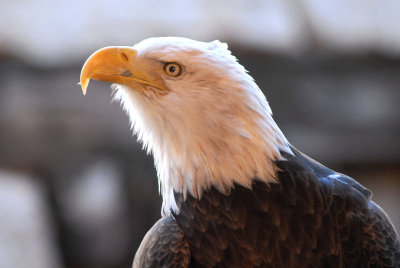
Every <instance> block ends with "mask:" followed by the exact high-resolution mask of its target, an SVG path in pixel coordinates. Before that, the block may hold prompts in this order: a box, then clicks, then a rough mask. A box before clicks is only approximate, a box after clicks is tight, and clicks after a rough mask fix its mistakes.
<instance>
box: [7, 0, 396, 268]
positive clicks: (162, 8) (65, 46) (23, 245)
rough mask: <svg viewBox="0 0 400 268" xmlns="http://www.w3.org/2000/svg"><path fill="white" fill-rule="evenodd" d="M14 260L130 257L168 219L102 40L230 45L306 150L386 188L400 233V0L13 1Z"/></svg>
mask: <svg viewBox="0 0 400 268" xmlns="http://www.w3.org/2000/svg"><path fill="white" fill-rule="evenodd" d="M0 10H1V16H0V267H1V268H3V267H4V268H8V267H17V268H19V267H30V268H33V267H40V268H47V267H49V268H54V267H100V268H101V267H130V265H131V263H132V260H133V256H134V253H135V252H136V249H137V247H138V245H139V243H140V241H141V240H142V238H143V236H144V234H145V232H146V231H147V230H148V229H149V228H150V227H151V226H152V224H153V223H154V222H155V221H156V220H157V219H158V218H159V217H160V208H161V198H160V196H159V195H158V186H157V178H156V174H155V169H154V167H153V159H152V157H151V156H146V154H145V153H144V152H143V151H141V146H140V144H138V143H137V142H136V137H134V136H132V134H131V131H130V130H129V122H128V118H127V116H126V115H125V114H124V112H123V111H122V110H121V109H120V107H119V104H118V103H112V102H111V101H110V100H111V98H110V90H109V85H107V84H102V83H98V82H92V83H91V85H90V88H89V91H88V94H87V96H86V97H83V96H82V93H81V91H80V87H79V86H78V85H77V82H78V80H79V74H80V69H81V67H82V64H83V63H84V61H85V60H86V58H87V57H88V56H89V55H90V54H91V53H92V52H93V51H95V50H97V49H99V48H101V47H104V46H109V45H133V44H134V43H136V42H138V41H140V40H142V39H144V38H147V37H151V36H167V35H174V36H184V37H189V38H194V39H198V40H203V41H212V40H214V39H219V40H221V41H223V42H228V43H229V46H230V49H231V50H232V51H233V53H234V54H235V55H236V56H237V57H238V58H239V61H240V62H241V64H243V65H244V66H245V67H246V68H247V69H248V70H249V71H250V74H251V75H252V76H253V77H254V78H255V80H256V82H257V83H258V84H259V85H260V87H261V88H262V89H263V90H264V92H265V94H266V96H267V98H268V100H269V102H270V104H271V107H272V110H273V111H274V118H275V120H276V121H277V122H278V124H279V126H280V127H281V128H282V130H283V132H284V133H285V134H286V136H287V138H288V139H289V140H290V141H291V142H292V144H293V145H295V146H296V147H297V148H299V149H300V150H301V151H303V152H304V153H306V154H308V155H310V156H311V157H313V158H315V159H317V160H318V161H320V162H322V163H323V164H326V165H328V166H329V167H331V168H333V169H335V170H337V171H339V172H342V173H346V174H348V175H350V176H352V177H354V178H356V179H357V180H359V181H360V182H361V183H362V184H364V185H365V186H367V187H368V188H370V189H371V190H372V191H373V193H374V200H375V201H376V202H378V203H379V204H380V205H381V206H382V207H383V208H384V209H385V210H386V211H387V213H388V214H389V215H390V216H391V218H392V220H393V223H394V224H395V226H396V227H397V229H398V230H400V210H399V202H400V153H399V151H400V139H399V136H400V111H399V101H400V16H399V14H400V2H399V1H396V0H380V1H375V0H354V1H353V0H325V1H317V0H298V1H297V0H270V1H245V0H235V1H232V0H223V1H218V2H217V1H200V0H195V1H177V0H175V1H174V0H167V1H161V0H160V1H123V0H100V1H89V0H71V1H61V0H36V1H28V0H25V1H24V0H19V1H11V0H2V1H1V2H0Z"/></svg>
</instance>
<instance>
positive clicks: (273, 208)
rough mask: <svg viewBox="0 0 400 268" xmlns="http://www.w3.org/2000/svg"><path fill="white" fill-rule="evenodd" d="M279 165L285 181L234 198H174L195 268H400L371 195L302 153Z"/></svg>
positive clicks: (395, 245)
mask: <svg viewBox="0 0 400 268" xmlns="http://www.w3.org/2000/svg"><path fill="white" fill-rule="evenodd" d="M285 157H286V158H287V160H285V161H277V162H276V164H277V166H278V167H279V169H280V171H279V172H278V177H279V182H280V183H276V184H270V185H267V184H265V183H263V182H260V181H257V180H254V182H253V185H252V189H247V188H244V187H242V186H240V185H235V187H234V188H233V189H231V192H230V194H229V195H224V194H221V193H220V192H219V191H218V190H217V189H215V188H210V189H209V190H208V191H206V192H205V193H204V194H203V196H202V198H201V199H200V200H198V199H195V198H193V197H191V196H190V195H188V197H187V198H186V199H185V198H184V197H183V195H182V194H178V193H176V194H175V200H176V202H177V205H178V207H179V209H180V211H181V212H180V213H179V214H178V215H175V218H176V221H177V222H178V224H179V226H181V228H182V230H183V232H184V233H185V237H186V239H187V241H188V243H189V246H190V251H191V258H192V261H191V264H192V265H194V264H196V265H197V266H196V267H399V266H400V264H399V262H400V260H399V259H400V245H399V240H398V237H397V234H396V232H395V231H394V228H393V226H392V225H391V223H390V220H389V219H388V218H387V216H386V215H385V214H384V212H383V211H382V210H380V209H379V208H378V207H377V206H376V205H375V204H374V203H373V202H372V201H371V200H370V197H371V193H370V191H369V190H368V189H366V188H365V187H363V186H362V185H361V184H359V183H358V182H356V181H355V180H353V179H352V178H350V177H347V176H345V175H342V174H338V173H335V172H334V171H332V170H329V169H328V168H326V167H324V166H322V165H321V164H319V163H318V162H316V161H311V160H310V159H309V158H307V157H306V156H304V155H300V154H297V152H296V153H295V156H293V155H286V156H285Z"/></svg>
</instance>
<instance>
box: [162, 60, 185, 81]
mask: <svg viewBox="0 0 400 268" xmlns="http://www.w3.org/2000/svg"><path fill="white" fill-rule="evenodd" d="M164 71H165V73H166V74H168V75H169V76H173V77H177V76H178V75H180V74H181V73H182V68H181V66H180V65H179V64H177V63H174V62H168V63H166V64H165V65H164Z"/></svg>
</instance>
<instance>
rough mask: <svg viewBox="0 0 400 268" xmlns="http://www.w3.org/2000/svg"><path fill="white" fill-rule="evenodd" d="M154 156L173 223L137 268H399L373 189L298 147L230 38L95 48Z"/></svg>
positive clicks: (151, 235) (101, 76) (99, 68)
mask: <svg viewBox="0 0 400 268" xmlns="http://www.w3.org/2000/svg"><path fill="white" fill-rule="evenodd" d="M90 79H95V80H99V81H105V82H111V83H114V84H113V85H112V88H113V89H114V91H115V97H116V98H117V99H118V100H120V101H121V103H122V107H123V108H124V109H125V110H126V112H127V113H128V115H129V118H130V120H131V123H132V129H133V131H134V132H135V133H136V135H137V137H138V140H139V141H140V142H141V143H142V144H143V147H144V148H145V149H146V150H147V152H148V153H152V154H153V156H154V162H155V166H156V169H157V175H158V179H159V185H160V192H161V194H162V197H163V204H162V218H161V219H160V220H159V221H157V222H156V223H155V224H154V226H153V227H152V228H151V229H150V231H149V232H148V233H147V234H146V236H145V237H144V239H143V241H142V243H141V245H140V247H139V249H138V251H137V253H136V255H135V259H134V262H133V267H400V242H399V238H398V235H397V233H396V230H395V229H394V227H393V225H392V223H391V222H390V219H389V218H388V216H387V215H386V213H385V212H384V211H383V210H382V209H381V208H380V207H379V206H378V205H377V204H375V203H374V202H373V201H372V200H371V192H370V191H369V190H368V189H366V188H365V187H363V186H362V185H361V184H359V183H358V182H357V181H355V180H354V179H352V178H350V177H348V176H346V175H344V174H340V173H337V172H335V171H333V170H331V169H329V168H327V167H325V166H323V165H322V164H320V163H318V162H316V161H315V160H313V159H311V158H309V157H307V156H306V155H304V154H302V153H301V152H299V151H298V150H296V148H294V147H293V146H292V145H290V144H289V142H288V141H287V140H286V138H285V136H284V135H283V134H282V132H281V130H280V129H279V127H278V126H277V124H276V123H275V122H274V120H273V119H272V116H271V110H270V107H269V106H268V103H267V100H266V98H265V96H264V95H263V93H262V92H261V90H260V88H259V87H258V86H257V84H256V83H255V82H254V80H253V79H252V77H251V76H250V75H249V74H248V73H247V72H246V70H245V68H244V67H243V66H241V65H240V64H239V63H238V61H237V60H236V58H235V57H234V56H233V55H232V54H231V52H230V51H229V50H228V46H227V45H226V44H224V43H221V42H219V41H213V42H210V43H206V42H198V41H194V40H191V39H186V38H176V37H162V38H150V39H146V40H144V41H142V42H140V43H138V44H136V45H134V46H133V47H106V48H103V49H100V50H98V51H96V52H95V53H93V54H92V55H91V56H90V57H89V58H88V59H87V61H86V63H85V64H84V66H83V68H82V72H81V77H80V81H81V86H82V90H83V93H86V89H87V86H88V83H89V81H90Z"/></svg>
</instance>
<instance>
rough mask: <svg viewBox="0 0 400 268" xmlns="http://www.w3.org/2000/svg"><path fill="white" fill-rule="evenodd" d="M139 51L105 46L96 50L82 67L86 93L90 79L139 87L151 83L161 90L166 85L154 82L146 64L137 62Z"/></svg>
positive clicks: (83, 90) (82, 80)
mask: <svg viewBox="0 0 400 268" xmlns="http://www.w3.org/2000/svg"><path fill="white" fill-rule="evenodd" d="M136 58H137V51H136V50H135V49H133V48H131V47H124V46H119V47H118V46H117V47H116V46H113V47H105V48H102V49H99V50H97V51H96V52H94V53H93V54H92V55H91V56H90V57H89V58H88V59H87V60H86V62H85V64H84V65H83V67H82V71H81V77H80V85H81V87H82V93H83V95H85V94H86V90H87V87H88V85H89V82H90V79H94V80H98V81H103V82H111V83H117V84H124V85H128V86H131V87H133V88H137V85H138V83H140V84H142V85H143V84H145V85H150V86H152V87H155V88H157V89H159V90H163V91H164V90H165V87H164V86H163V85H161V84H159V83H155V82H153V81H152V80H154V79H152V78H151V77H149V76H148V75H147V74H146V69H148V68H146V67H147V66H146V65H142V64H139V63H137V62H136Z"/></svg>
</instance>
